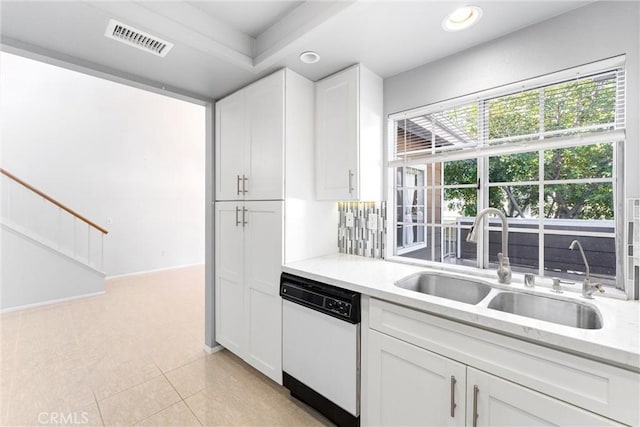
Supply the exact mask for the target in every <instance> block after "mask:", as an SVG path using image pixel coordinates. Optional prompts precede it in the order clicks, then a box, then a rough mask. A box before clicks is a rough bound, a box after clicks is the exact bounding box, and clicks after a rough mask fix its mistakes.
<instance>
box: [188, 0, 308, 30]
mask: <svg viewBox="0 0 640 427" xmlns="http://www.w3.org/2000/svg"><path fill="white" fill-rule="evenodd" d="M187 3H189V4H190V5H192V6H194V7H196V8H198V9H200V10H202V11H203V12H204V13H206V14H207V15H209V16H211V17H212V18H214V19H219V20H221V21H223V22H225V23H226V24H228V25H230V26H231V27H233V28H235V29H236V30H238V31H240V32H242V33H245V34H247V35H249V36H251V37H254V38H255V37H258V36H259V35H260V34H262V33H263V32H265V31H266V30H267V29H268V28H269V27H271V26H272V25H273V24H275V23H276V22H278V21H279V20H281V19H282V18H283V17H284V16H286V15H288V14H289V13H290V12H291V11H292V10H293V9H295V8H296V7H298V6H300V5H301V4H302V3H304V2H302V1H282V0H280V1H202V0H201V1H189V2H187Z"/></svg>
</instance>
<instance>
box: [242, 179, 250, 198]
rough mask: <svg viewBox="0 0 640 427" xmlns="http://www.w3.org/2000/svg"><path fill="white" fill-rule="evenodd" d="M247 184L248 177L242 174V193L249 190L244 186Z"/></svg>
mask: <svg viewBox="0 0 640 427" xmlns="http://www.w3.org/2000/svg"><path fill="white" fill-rule="evenodd" d="M248 184H249V178H248V177H246V176H244V174H243V175H242V194H246V193H248V192H249V190H247V188H246V187H248Z"/></svg>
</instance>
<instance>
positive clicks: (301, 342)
mask: <svg viewBox="0 0 640 427" xmlns="http://www.w3.org/2000/svg"><path fill="white" fill-rule="evenodd" d="M280 295H281V296H282V298H283V302H282V370H283V373H282V375H283V377H282V380H283V384H284V386H285V387H286V388H288V389H289V391H290V392H291V395H292V396H293V397H295V398H297V399H299V400H301V401H303V402H305V403H307V404H308V405H310V406H312V407H314V408H315V409H317V410H318V412H320V413H321V414H323V415H324V416H326V417H327V418H328V419H330V420H331V421H333V422H334V423H336V424H337V425H338V426H359V425H360V294H359V293H357V292H353V291H348V290H346V289H342V288H338V287H335V286H331V285H327V284H324V283H320V282H317V281H314V280H309V279H305V278H302V277H297V276H293V275H291V274H287V273H283V274H282V277H281V279H280Z"/></svg>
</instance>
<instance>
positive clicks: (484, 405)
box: [467, 367, 619, 427]
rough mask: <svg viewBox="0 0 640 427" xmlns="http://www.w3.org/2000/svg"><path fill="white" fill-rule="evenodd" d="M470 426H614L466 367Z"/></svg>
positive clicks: (611, 423)
mask: <svg viewBox="0 0 640 427" xmlns="http://www.w3.org/2000/svg"><path fill="white" fill-rule="evenodd" d="M467 425H469V426H474V427H475V426H552V425H557V426H569V425H572V426H613V425H619V424H618V423H616V422H614V421H611V420H609V419H607V418H603V417H600V416H598V415H596V414H594V413H592V412H588V411H585V410H584V409H581V408H578V407H576V406H573V405H570V404H568V403H565V402H563V401H561V400H558V399H554V398H553V397H549V396H547V395H545V394H542V393H538V392H537V391H534V390H531V389H528V388H526V387H522V386H520V385H518V384H515V383H512V382H510V381H506V380H503V379H502V378H498V377H496V376H495V375H491V374H488V373H486V372H482V371H479V370H477V369H474V368H471V367H467Z"/></svg>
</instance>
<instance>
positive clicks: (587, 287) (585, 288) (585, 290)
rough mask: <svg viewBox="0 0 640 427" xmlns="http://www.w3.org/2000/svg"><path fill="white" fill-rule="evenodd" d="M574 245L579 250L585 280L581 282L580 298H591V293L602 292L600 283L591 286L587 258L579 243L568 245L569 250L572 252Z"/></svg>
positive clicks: (574, 242) (575, 241)
mask: <svg viewBox="0 0 640 427" xmlns="http://www.w3.org/2000/svg"><path fill="white" fill-rule="evenodd" d="M576 245H578V249H580V254H581V255H582V261H584V274H585V278H584V281H583V282H582V296H583V297H585V298H593V296H592V295H593V293H594V292H595V291H596V290H598V291H600V293H603V292H604V289H602V285H601V284H600V283H594V284H593V285H592V284H591V277H590V276H589V263H588V262H587V257H586V256H585V255H584V251H583V250H582V245H581V244H580V242H579V241H577V240H574V241H573V242H571V245H569V249H571V250H574V249H575V247H576Z"/></svg>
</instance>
